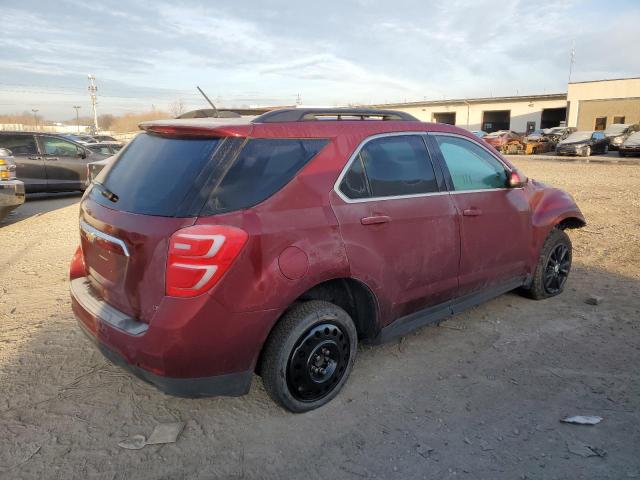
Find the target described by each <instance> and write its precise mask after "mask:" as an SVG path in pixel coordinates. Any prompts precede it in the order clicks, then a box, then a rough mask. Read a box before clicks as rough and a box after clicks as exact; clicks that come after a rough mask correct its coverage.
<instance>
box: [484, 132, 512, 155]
mask: <svg viewBox="0 0 640 480" xmlns="http://www.w3.org/2000/svg"><path fill="white" fill-rule="evenodd" d="M482 139H483V140H484V141H485V142H487V143H488V144H489V145H491V146H492V147H493V148H495V149H496V150H498V151H500V149H501V148H504V147H506V145H507V144H509V143H511V142H516V141H519V142H521V141H522V137H521V136H520V135H518V134H517V133H516V132H512V131H511V130H498V131H497V132H492V133H489V134H487V135H486V136H484V137H482Z"/></svg>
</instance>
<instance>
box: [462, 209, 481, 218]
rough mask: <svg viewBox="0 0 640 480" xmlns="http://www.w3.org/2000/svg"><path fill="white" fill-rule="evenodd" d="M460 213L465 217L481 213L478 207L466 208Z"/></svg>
mask: <svg viewBox="0 0 640 480" xmlns="http://www.w3.org/2000/svg"><path fill="white" fill-rule="evenodd" d="M462 214H463V215H464V216H465V217H477V216H478V215H482V210H480V209H479V208H467V209H466V210H463V211H462Z"/></svg>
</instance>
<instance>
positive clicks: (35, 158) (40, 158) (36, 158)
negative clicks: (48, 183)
mask: <svg viewBox="0 0 640 480" xmlns="http://www.w3.org/2000/svg"><path fill="white" fill-rule="evenodd" d="M29 160H42V157H38V156H37V155H34V156H31V157H29Z"/></svg>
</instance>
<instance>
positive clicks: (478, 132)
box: [471, 130, 488, 138]
mask: <svg viewBox="0 0 640 480" xmlns="http://www.w3.org/2000/svg"><path fill="white" fill-rule="evenodd" d="M471 133H473V134H474V135H475V136H476V137H478V138H483V137H486V136H487V135H488V133H487V132H485V131H484V130H473V131H472V132H471Z"/></svg>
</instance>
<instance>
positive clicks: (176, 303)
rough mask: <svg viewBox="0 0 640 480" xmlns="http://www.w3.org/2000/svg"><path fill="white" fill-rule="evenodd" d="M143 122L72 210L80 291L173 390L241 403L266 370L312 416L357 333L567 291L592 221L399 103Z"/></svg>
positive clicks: (136, 364)
mask: <svg viewBox="0 0 640 480" xmlns="http://www.w3.org/2000/svg"><path fill="white" fill-rule="evenodd" d="M362 120H366V121H362ZM141 127H142V129H143V130H144V133H141V134H139V135H138V136H137V137H136V138H135V139H134V140H132V142H130V143H129V144H128V146H127V148H126V149H124V150H122V151H121V152H120V153H119V154H118V156H117V158H116V160H115V161H114V162H113V163H112V164H111V165H110V166H109V167H108V169H105V170H103V171H102V172H101V173H100V175H99V176H98V178H97V179H96V181H95V182H94V183H93V184H92V185H91V186H90V187H89V189H87V191H86V192H85V195H84V197H83V199H82V201H81V203H80V217H79V226H80V240H81V246H80V247H78V249H77V251H76V253H75V255H74V257H73V259H72V261H71V266H70V289H71V300H72V307H73V311H74V312H75V315H76V317H77V318H78V322H79V325H80V326H81V327H82V329H83V331H85V333H87V334H88V336H89V338H91V339H92V340H94V341H95V342H96V343H97V345H98V346H99V348H100V350H101V351H102V352H103V353H104V354H105V355H106V356H107V357H108V358H110V359H111V360H112V361H114V362H116V363H118V364H120V365H122V366H124V367H126V368H128V369H129V370H130V371H132V372H133V373H134V374H136V375H138V376H140V377H141V378H143V379H145V380H147V381H149V382H151V383H152V384H154V385H156V386H157V387H158V388H160V389H161V390H163V391H165V392H167V393H170V394H174V395H182V396H196V397H197V396H207V395H240V394H244V393H246V392H247V391H248V390H249V386H250V384H251V381H252V376H253V374H254V372H257V373H258V374H259V375H261V376H262V380H263V382H264V385H265V388H266V391H267V392H268V394H269V395H270V396H271V397H272V398H273V399H274V400H276V401H277V402H279V403H280V404H281V405H283V406H284V407H285V408H287V409H289V410H291V411H294V412H303V411H307V410H312V409H314V408H317V407H319V406H321V405H323V404H325V403H327V402H328V401H330V400H331V399H332V398H334V397H335V396H336V395H337V394H338V392H339V391H340V389H341V388H342V386H343V385H344V383H345V382H346V380H347V377H348V376H349V374H350V372H351V370H352V367H353V364H354V361H355V356H356V352H357V347H358V343H359V342H373V343H380V342H385V341H388V340H390V339H392V338H397V337H399V336H403V335H406V334H408V333H409V332H410V331H412V330H414V329H415V328H417V327H420V326H422V325H426V324H428V323H431V322H439V321H442V320H443V319H445V318H446V317H448V316H450V315H453V314H455V313H458V312H461V311H463V310H465V309H467V308H470V307H472V306H475V305H477V304H479V303H481V302H483V301H486V300H487V299H489V298H492V297H495V296H497V295H500V294H502V293H505V292H507V291H510V290H513V289H522V291H524V292H526V294H527V295H529V296H530V297H532V298H534V299H542V298H547V297H551V296H554V295H558V294H559V293H561V292H562V291H563V289H564V287H565V285H566V281H567V278H568V275H569V271H570V268H571V258H572V253H571V241H570V239H569V237H568V236H567V234H566V233H565V231H564V230H565V229H567V228H578V227H581V226H583V225H584V224H585V220H584V217H583V215H582V213H581V212H580V210H579V208H578V207H577V206H576V204H575V202H574V201H573V199H572V198H571V196H569V195H568V194H567V193H565V192H563V191H561V190H558V189H556V188H552V187H550V186H547V185H545V184H542V183H538V182H536V181H534V180H529V179H527V178H526V177H525V176H524V175H523V174H522V173H521V172H519V171H518V170H517V169H516V168H515V167H514V166H513V165H512V164H511V163H510V162H509V161H508V160H506V159H505V158H504V157H502V156H501V155H500V154H498V153H497V152H496V151H495V150H494V149H493V148H490V147H488V146H487V145H486V144H485V143H484V142H483V141H481V140H480V139H478V138H477V137H476V136H475V135H473V134H472V133H470V132H468V131H466V130H462V129H460V128H457V127H455V126H452V125H446V124H435V123H422V122H420V121H418V120H416V119H415V118H414V117H412V116H411V115H409V114H407V113H404V112H394V111H388V110H380V111H379V110H357V109H353V110H352V109H338V110H335V109H334V110H331V109H304V108H298V109H284V110H276V111H272V112H269V113H266V114H264V115H261V116H260V117H258V118H257V119H255V120H254V121H253V122H252V123H251V124H245V125H239V124H229V125H221V124H220V123H219V122H218V123H217V124H216V123H211V124H208V123H207V121H200V122H197V121H194V120H165V121H153V122H147V123H143V124H142V125H141ZM176 158H179V159H180V161H176ZM451 192H454V193H456V192H460V193H465V194H464V195H451V194H450V193H451ZM373 361H376V360H375V359H373ZM378 361H381V359H378ZM399 373H400V372H399Z"/></svg>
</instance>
